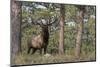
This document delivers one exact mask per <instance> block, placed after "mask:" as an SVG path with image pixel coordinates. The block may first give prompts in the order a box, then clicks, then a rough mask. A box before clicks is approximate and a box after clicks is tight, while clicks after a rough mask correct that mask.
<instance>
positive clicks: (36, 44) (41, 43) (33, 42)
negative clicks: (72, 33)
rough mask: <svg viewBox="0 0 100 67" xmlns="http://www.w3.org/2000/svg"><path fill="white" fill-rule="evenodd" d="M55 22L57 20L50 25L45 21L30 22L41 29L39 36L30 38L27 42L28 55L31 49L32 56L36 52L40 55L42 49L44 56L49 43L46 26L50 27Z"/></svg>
mask: <svg viewBox="0 0 100 67" xmlns="http://www.w3.org/2000/svg"><path fill="white" fill-rule="evenodd" d="M56 21H57V18H56V19H55V20H54V21H53V22H52V23H50V21H46V20H45V19H41V20H34V21H32V23H33V24H35V25H39V26H40V27H41V32H40V34H39V35H37V36H32V37H31V38H30V39H29V40H28V54H29V53H30V50H31V49H33V51H32V54H34V53H35V52H36V50H40V54H42V49H44V54H46V52H47V46H48V42H49V30H48V26H49V25H52V24H53V23H55V22H56Z"/></svg>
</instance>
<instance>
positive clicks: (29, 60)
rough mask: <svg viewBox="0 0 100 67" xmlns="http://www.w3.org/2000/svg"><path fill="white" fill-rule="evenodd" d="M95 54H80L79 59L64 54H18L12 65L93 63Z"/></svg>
mask: <svg viewBox="0 0 100 67" xmlns="http://www.w3.org/2000/svg"><path fill="white" fill-rule="evenodd" d="M95 60H96V57H95V52H92V53H87V54H84V53H82V54H81V56H80V57H79V58H76V57H75V55H73V53H72V54H71V53H70V54H69V53H67V54H66V53H65V54H64V55H48V56H45V55H40V54H39V53H35V54H33V55H32V54H25V53H22V54H19V55H16V56H15V57H14V59H12V61H11V63H12V65H27V64H28V65H29V64H49V63H50V64H51V63H62V62H64V63H65V62H66V63H69V62H80V61H81V62H83V61H95Z"/></svg>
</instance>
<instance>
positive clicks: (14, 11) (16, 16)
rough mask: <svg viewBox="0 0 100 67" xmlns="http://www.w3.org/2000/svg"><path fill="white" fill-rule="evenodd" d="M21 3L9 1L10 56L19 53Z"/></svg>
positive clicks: (13, 0)
mask: <svg viewBox="0 0 100 67" xmlns="http://www.w3.org/2000/svg"><path fill="white" fill-rule="evenodd" d="M20 35H21V2H19V1H16V0H11V54H12V56H15V55H16V54H18V53H19V52H21V36H20Z"/></svg>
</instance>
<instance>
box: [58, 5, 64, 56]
mask: <svg viewBox="0 0 100 67" xmlns="http://www.w3.org/2000/svg"><path fill="white" fill-rule="evenodd" d="M64 18H65V7H64V5H62V4H61V7H60V32H59V54H60V55H62V54H64Z"/></svg>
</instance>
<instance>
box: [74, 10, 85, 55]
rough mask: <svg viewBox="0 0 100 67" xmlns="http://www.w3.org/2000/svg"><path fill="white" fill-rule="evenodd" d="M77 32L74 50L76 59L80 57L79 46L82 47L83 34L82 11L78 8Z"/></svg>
mask: <svg viewBox="0 0 100 67" xmlns="http://www.w3.org/2000/svg"><path fill="white" fill-rule="evenodd" d="M77 17H78V19H77V20H78V32H77V37H76V48H75V55H76V57H80V54H81V46H82V32H83V23H84V22H83V20H84V11H83V9H80V8H79V12H78V16H77Z"/></svg>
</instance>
